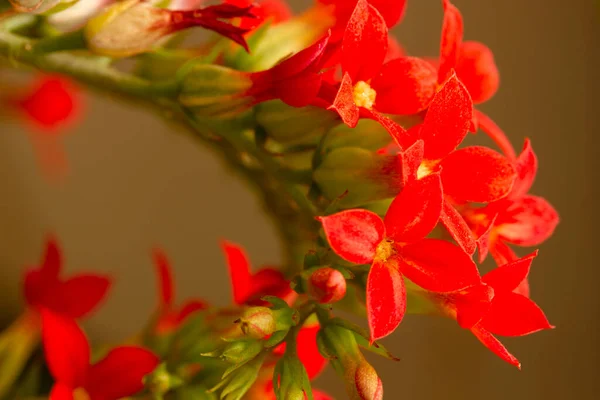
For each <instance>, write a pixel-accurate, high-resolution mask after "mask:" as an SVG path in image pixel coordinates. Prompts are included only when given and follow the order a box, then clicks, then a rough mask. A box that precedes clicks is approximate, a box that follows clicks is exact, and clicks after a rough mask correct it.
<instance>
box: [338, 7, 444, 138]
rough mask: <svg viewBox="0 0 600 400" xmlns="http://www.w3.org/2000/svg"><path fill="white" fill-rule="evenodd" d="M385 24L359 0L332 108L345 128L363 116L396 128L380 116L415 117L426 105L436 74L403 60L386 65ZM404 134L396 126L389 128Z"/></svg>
mask: <svg viewBox="0 0 600 400" xmlns="http://www.w3.org/2000/svg"><path fill="white" fill-rule="evenodd" d="M387 50H388V28H387V25H386V20H385V19H384V17H383V16H382V15H381V13H380V12H379V11H377V9H376V8H375V7H374V6H372V5H371V4H369V3H368V2H367V1H366V0H358V2H357V3H356V7H355V8H354V11H353V13H352V15H351V17H350V19H349V21H348V24H347V26H346V30H345V33H344V37H343V41H342V47H341V66H342V72H343V74H344V75H343V79H342V81H341V84H340V86H339V89H338V90H337V95H336V96H335V99H334V100H333V104H332V106H331V108H332V109H334V110H335V111H336V112H337V113H338V114H339V115H340V117H341V118H342V120H343V121H344V123H345V124H347V125H348V126H350V127H355V126H356V124H357V123H358V120H359V118H360V117H361V116H363V117H367V118H372V119H375V120H377V121H380V122H381V123H382V124H383V125H384V126H386V128H388V129H390V128H389V125H396V124H395V123H393V122H392V121H390V120H388V119H387V118H386V117H384V116H383V115H381V113H389V114H414V113H417V112H419V111H421V110H423V109H425V108H426V107H427V106H428V105H429V101H430V100H431V97H433V95H434V93H435V90H436V86H437V74H436V70H435V68H434V67H432V66H431V64H429V63H428V62H427V61H425V60H422V59H419V58H414V57H401V58H397V59H395V60H392V61H389V62H387V63H384V62H385V59H386V54H387ZM393 129H399V130H402V128H400V127H399V126H397V127H395V128H393Z"/></svg>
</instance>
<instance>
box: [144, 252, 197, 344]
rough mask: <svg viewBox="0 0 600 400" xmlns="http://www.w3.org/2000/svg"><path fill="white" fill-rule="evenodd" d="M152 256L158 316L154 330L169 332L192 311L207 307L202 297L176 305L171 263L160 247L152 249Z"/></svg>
mask: <svg viewBox="0 0 600 400" xmlns="http://www.w3.org/2000/svg"><path fill="white" fill-rule="evenodd" d="M152 258H153V259H154V265H155V266H156V274H157V277H158V293H159V304H158V312H159V317H158V320H157V322H156V331H157V332H158V333H169V332H172V331H173V330H175V329H176V328H177V327H178V326H179V325H180V324H181V323H182V322H183V321H185V319H186V318H187V317H189V316H190V315H192V314H193V313H195V312H197V311H201V310H205V309H206V308H208V304H207V303H206V302H205V301H204V300H202V299H190V300H187V301H186V302H184V303H183V304H182V305H181V306H179V307H176V306H175V304H174V302H175V284H174V282H173V275H172V268H171V263H170V262H169V259H168V258H167V255H166V254H165V252H164V251H163V250H162V249H158V248H156V249H154V251H153V253H152Z"/></svg>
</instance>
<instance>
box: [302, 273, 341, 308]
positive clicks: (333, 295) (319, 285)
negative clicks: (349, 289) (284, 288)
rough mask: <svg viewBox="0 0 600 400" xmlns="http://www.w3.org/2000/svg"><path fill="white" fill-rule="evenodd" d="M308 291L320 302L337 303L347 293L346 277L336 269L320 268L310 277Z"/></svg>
mask: <svg viewBox="0 0 600 400" xmlns="http://www.w3.org/2000/svg"><path fill="white" fill-rule="evenodd" d="M308 292H309V293H310V294H311V296H312V297H313V298H314V299H315V300H317V301H318V302H319V303H322V304H327V303H335V302H337V301H340V300H341V299H343V298H344V296H345V295H346V278H344V275H342V273H341V272H340V271H338V270H336V269H333V268H330V267H325V268H320V269H318V270H316V271H315V272H313V273H312V274H311V276H310V278H309V279H308Z"/></svg>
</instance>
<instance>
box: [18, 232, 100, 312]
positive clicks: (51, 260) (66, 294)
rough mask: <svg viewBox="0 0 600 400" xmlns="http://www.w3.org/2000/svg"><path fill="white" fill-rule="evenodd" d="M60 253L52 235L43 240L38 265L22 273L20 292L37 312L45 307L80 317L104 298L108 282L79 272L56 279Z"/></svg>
mask: <svg viewBox="0 0 600 400" xmlns="http://www.w3.org/2000/svg"><path fill="white" fill-rule="evenodd" d="M61 268H62V256H61V253H60V249H59V248H58V244H57V242H56V240H55V239H54V238H53V237H50V238H48V240H47V242H46V251H45V254H44V257H43V259H42V265H41V266H40V267H39V268H34V269H30V270H28V271H27V272H26V273H25V281H24V287H23V292H24V294H25V300H26V301H27V304H28V305H29V306H30V307H32V308H34V309H36V310H38V311H40V310H42V309H49V310H51V311H53V312H55V313H58V314H62V315H64V316H66V317H69V318H82V317H85V316H87V315H88V314H89V313H90V312H92V311H93V310H94V309H95V308H96V307H97V306H98V304H99V303H100V302H101V301H102V299H104V297H105V296H106V293H107V292H108V289H109V288H110V284H111V281H110V279H109V278H108V277H106V276H102V275H96V274H87V273H84V274H79V275H76V276H73V277H71V278H69V279H66V280H62V279H60V277H59V275H60V270H61Z"/></svg>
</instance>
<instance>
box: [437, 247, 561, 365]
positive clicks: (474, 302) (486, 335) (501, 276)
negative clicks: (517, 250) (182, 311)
mask: <svg viewBox="0 0 600 400" xmlns="http://www.w3.org/2000/svg"><path fill="white" fill-rule="evenodd" d="M536 256H537V251H536V252H535V253H533V254H530V255H528V256H526V257H523V258H521V259H518V260H516V261H513V262H511V263H509V264H505V265H502V266H501V267H498V268H496V269H494V270H492V271H491V272H488V273H487V274H486V275H484V276H483V278H482V281H483V284H482V285H477V286H473V287H471V288H468V289H466V290H463V291H461V292H457V293H450V294H445V295H439V294H431V297H432V298H434V299H435V300H437V303H438V305H439V306H440V307H441V308H442V311H443V312H445V313H446V315H448V316H450V317H453V318H456V319H457V320H458V323H459V324H460V325H461V327H463V328H466V329H470V330H471V332H473V334H474V335H475V336H476V337H477V338H478V339H479V340H480V341H481V342H482V343H483V344H484V345H485V346H486V347H487V348H489V349H490V350H491V351H492V352H494V353H495V354H496V355H498V356H499V357H500V358H502V359H503V360H505V361H506V362H508V363H510V364H512V365H514V366H516V367H517V368H521V363H520V362H519V360H517V359H516V358H515V357H514V356H513V355H512V354H510V353H509V352H508V350H507V349H506V348H505V347H504V346H503V345H502V343H500V341H499V340H498V339H496V338H495V337H494V336H493V335H500V336H524V335H529V334H531V333H535V332H538V331H541V330H544V329H551V328H554V327H553V326H552V325H550V323H549V322H548V320H547V318H546V316H545V315H544V312H543V311H542V310H541V309H540V308H539V307H538V305H537V304H535V303H534V302H533V301H531V300H530V299H529V298H528V297H527V296H523V295H522V294H519V293H517V289H518V287H519V284H520V283H521V282H523V281H524V280H526V279H527V275H528V274H529V270H530V267H531V263H532V262H533V259H534V258H535V257H536Z"/></svg>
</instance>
